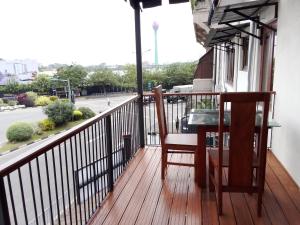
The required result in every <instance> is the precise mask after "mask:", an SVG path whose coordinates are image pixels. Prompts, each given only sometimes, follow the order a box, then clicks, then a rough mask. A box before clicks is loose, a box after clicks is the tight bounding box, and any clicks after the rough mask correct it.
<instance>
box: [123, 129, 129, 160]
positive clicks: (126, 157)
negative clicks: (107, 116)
mask: <svg viewBox="0 0 300 225" xmlns="http://www.w3.org/2000/svg"><path fill="white" fill-rule="evenodd" d="M123 139H124V152H123V165H124V166H125V165H126V164H127V162H128V161H129V159H130V158H131V135H130V134H125V135H123Z"/></svg>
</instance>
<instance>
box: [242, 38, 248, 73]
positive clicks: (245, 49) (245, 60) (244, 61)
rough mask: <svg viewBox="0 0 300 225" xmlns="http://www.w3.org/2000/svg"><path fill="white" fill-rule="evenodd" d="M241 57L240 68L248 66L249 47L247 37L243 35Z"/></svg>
mask: <svg viewBox="0 0 300 225" xmlns="http://www.w3.org/2000/svg"><path fill="white" fill-rule="evenodd" d="M242 40H243V46H242V49H243V58H242V69H243V70H244V69H247V67H248V48H249V37H243V38H242Z"/></svg>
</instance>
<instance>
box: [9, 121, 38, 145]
mask: <svg viewBox="0 0 300 225" xmlns="http://www.w3.org/2000/svg"><path fill="white" fill-rule="evenodd" d="M33 132H34V131H33V128H32V127H31V126H30V124H28V123H25V122H16V123H14V124H12V125H11V126H10V127H9V128H8V129H7V131H6V137H7V139H8V140H9V141H10V142H19V141H26V140H29V139H30V138H31V137H32V135H33Z"/></svg>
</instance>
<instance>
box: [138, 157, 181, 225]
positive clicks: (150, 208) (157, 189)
mask: <svg viewBox="0 0 300 225" xmlns="http://www.w3.org/2000/svg"><path fill="white" fill-rule="evenodd" d="M172 157H174V155H173V154H171V155H170V158H172ZM160 166H161V162H160V164H159V166H158V170H157V171H156V173H155V175H154V180H153V182H152V184H151V186H150V188H149V190H148V192H147V196H146V198H145V200H144V201H143V204H142V207H141V210H140V212H139V215H138V218H137V219H136V222H135V224H137V225H139V224H143V225H148V224H149V225H150V224H151V222H152V220H153V216H154V213H155V210H156V206H157V204H158V201H159V199H160V194H161V191H162V187H163V185H164V181H163V180H161V177H160V172H161V171H160ZM178 168H179V167H178V166H176V167H175V166H174V167H172V169H174V170H175V171H172V173H175V174H177V170H178ZM169 169H171V168H169Z"/></svg>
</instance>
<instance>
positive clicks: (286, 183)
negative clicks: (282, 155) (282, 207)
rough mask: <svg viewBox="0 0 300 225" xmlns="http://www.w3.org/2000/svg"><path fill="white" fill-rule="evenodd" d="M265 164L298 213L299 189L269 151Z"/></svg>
mask: <svg viewBox="0 0 300 225" xmlns="http://www.w3.org/2000/svg"><path fill="white" fill-rule="evenodd" d="M267 163H268V165H269V166H270V167H271V168H272V170H273V171H274V174H275V175H276V177H277V178H278V180H279V181H280V183H281V184H282V186H283V188H284V189H285V190H286V192H287V193H288V195H289V196H290V198H291V200H292V201H293V203H294V204H295V206H296V207H297V210H298V211H299V212H300V189H299V187H298V186H297V184H296V183H295V182H294V181H293V180H292V178H291V177H290V175H289V174H288V173H287V171H286V170H285V168H284V167H283V166H282V165H281V164H280V162H279V161H278V159H277V158H276V157H275V156H274V154H273V153H272V152H270V151H269V152H268V161H267Z"/></svg>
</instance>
